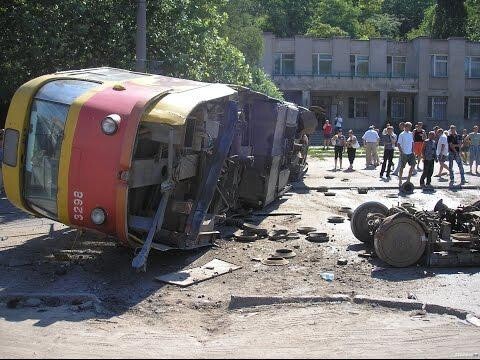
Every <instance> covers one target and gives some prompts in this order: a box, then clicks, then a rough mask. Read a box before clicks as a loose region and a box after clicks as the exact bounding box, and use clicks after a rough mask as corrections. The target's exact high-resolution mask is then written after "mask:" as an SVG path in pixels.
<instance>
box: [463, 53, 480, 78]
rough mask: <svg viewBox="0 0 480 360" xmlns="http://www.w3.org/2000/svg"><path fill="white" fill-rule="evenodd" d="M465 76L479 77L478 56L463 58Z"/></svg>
mask: <svg viewBox="0 0 480 360" xmlns="http://www.w3.org/2000/svg"><path fill="white" fill-rule="evenodd" d="M465 76H466V77H467V78H480V57H478V56H467V57H466V58H465Z"/></svg>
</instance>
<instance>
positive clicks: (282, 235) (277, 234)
mask: <svg viewBox="0 0 480 360" xmlns="http://www.w3.org/2000/svg"><path fill="white" fill-rule="evenodd" d="M287 234H288V230H287V229H275V230H272V231H270V232H269V233H268V238H269V239H270V240H280V239H286V237H287Z"/></svg>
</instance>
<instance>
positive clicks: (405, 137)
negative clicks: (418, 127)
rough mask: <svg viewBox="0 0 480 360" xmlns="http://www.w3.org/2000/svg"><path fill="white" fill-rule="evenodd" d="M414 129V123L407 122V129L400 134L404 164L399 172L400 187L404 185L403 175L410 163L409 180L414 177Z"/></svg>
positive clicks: (399, 144)
mask: <svg viewBox="0 0 480 360" xmlns="http://www.w3.org/2000/svg"><path fill="white" fill-rule="evenodd" d="M411 129H412V123H411V122H406V123H405V130H404V131H402V133H401V134H400V135H398V141H397V146H398V150H399V151H400V157H401V160H400V161H401V162H402V165H401V167H400V170H399V173H398V187H399V188H401V187H402V175H403V169H404V168H405V166H406V165H407V164H408V165H410V170H409V171H408V177H407V182H410V179H411V178H412V174H413V170H414V169H415V154H414V153H413V142H414V141H413V134H412V132H411V131H410V130H411Z"/></svg>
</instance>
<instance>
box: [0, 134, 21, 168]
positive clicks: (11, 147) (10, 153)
mask: <svg viewBox="0 0 480 360" xmlns="http://www.w3.org/2000/svg"><path fill="white" fill-rule="evenodd" d="M19 137H20V133H19V132H18V131H17V130H14V129H6V130H5V137H4V140H3V163H4V164H7V165H9V166H17V151H18V149H17V148H18V138H19Z"/></svg>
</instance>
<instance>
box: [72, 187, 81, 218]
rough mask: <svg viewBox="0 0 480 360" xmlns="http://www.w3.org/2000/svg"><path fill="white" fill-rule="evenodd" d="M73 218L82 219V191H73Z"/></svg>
mask: <svg viewBox="0 0 480 360" xmlns="http://www.w3.org/2000/svg"><path fill="white" fill-rule="evenodd" d="M73 218H74V219H75V220H79V221H83V192H82V191H74V192H73Z"/></svg>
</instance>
